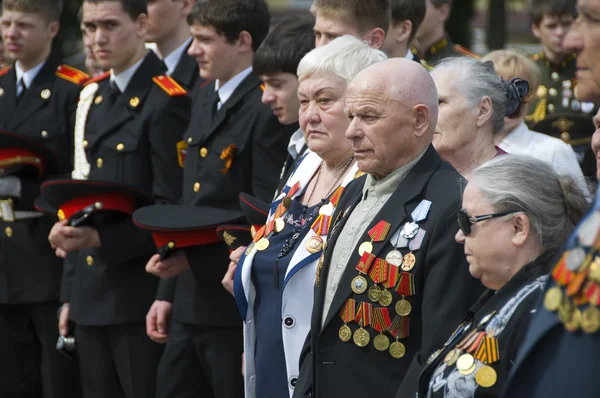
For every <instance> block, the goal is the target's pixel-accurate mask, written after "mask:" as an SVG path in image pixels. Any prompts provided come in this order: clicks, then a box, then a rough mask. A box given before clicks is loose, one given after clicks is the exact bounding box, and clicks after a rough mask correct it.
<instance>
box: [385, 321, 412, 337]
mask: <svg viewBox="0 0 600 398" xmlns="http://www.w3.org/2000/svg"><path fill="white" fill-rule="evenodd" d="M387 331H388V332H389V333H390V334H391V335H392V336H393V337H394V338H395V339H396V340H400V339H403V338H405V337H408V335H409V334H410V318H409V317H407V316H400V315H396V317H395V318H394V320H393V321H392V323H391V324H390V326H389V327H388V329H387Z"/></svg>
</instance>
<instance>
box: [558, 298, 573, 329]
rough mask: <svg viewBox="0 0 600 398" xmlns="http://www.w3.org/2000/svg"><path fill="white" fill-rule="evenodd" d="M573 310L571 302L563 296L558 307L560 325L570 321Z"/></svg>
mask: <svg viewBox="0 0 600 398" xmlns="http://www.w3.org/2000/svg"><path fill="white" fill-rule="evenodd" d="M574 309H575V306H574V305H573V303H571V300H569V298H568V297H566V296H563V299H562V302H561V303H560V305H559V306H558V319H559V320H560V321H561V322H562V323H567V322H569V321H570V320H571V317H572V316H573V310H574Z"/></svg>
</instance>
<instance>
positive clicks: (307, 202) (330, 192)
mask: <svg viewBox="0 0 600 398" xmlns="http://www.w3.org/2000/svg"><path fill="white" fill-rule="evenodd" d="M353 160H354V156H352V157H351V158H350V159H348V161H347V162H346V164H345V165H344V167H343V169H342V172H341V173H340V174H339V175H338V177H337V179H336V180H335V182H334V183H333V184H332V185H331V187H330V188H329V191H328V192H327V194H326V195H325V196H324V198H328V197H329V196H330V195H331V194H332V193H333V191H334V190H335V189H336V188H337V186H338V184H339V182H340V180H341V179H342V177H343V176H344V174H346V171H347V170H348V167H350V164H351V163H352V161H353ZM324 165H325V161H324V160H323V161H322V162H321V165H320V166H319V171H318V172H317V179H316V181H315V185H313V187H312V190H311V191H310V195H309V196H308V200H307V201H306V205H310V202H311V200H312V197H313V195H314V193H315V191H316V190H317V186H318V185H319V179H320V178H321V172H322V171H323V166H324Z"/></svg>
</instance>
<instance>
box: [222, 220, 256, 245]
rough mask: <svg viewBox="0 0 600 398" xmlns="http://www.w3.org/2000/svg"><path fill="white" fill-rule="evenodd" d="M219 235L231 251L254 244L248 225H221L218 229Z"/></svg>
mask: <svg viewBox="0 0 600 398" xmlns="http://www.w3.org/2000/svg"><path fill="white" fill-rule="evenodd" d="M217 234H218V235H219V237H220V238H221V240H223V242H225V243H226V244H227V246H229V250H231V251H233V250H235V249H237V248H238V247H240V246H248V245H249V244H250V242H252V235H251V234H250V227H249V226H247V225H230V224H226V225H220V226H219V227H218V228H217Z"/></svg>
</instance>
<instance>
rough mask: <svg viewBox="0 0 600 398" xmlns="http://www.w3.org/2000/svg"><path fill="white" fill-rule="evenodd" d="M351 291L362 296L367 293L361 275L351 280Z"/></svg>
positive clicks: (365, 282)
mask: <svg viewBox="0 0 600 398" xmlns="http://www.w3.org/2000/svg"><path fill="white" fill-rule="evenodd" d="M352 291H353V292H354V293H356V294H363V293H364V292H366V291H367V280H366V279H365V278H364V277H363V276H362V275H358V276H357V277H355V278H354V279H352Z"/></svg>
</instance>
